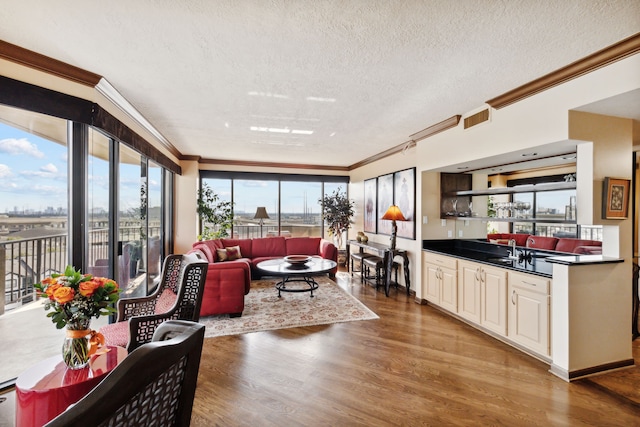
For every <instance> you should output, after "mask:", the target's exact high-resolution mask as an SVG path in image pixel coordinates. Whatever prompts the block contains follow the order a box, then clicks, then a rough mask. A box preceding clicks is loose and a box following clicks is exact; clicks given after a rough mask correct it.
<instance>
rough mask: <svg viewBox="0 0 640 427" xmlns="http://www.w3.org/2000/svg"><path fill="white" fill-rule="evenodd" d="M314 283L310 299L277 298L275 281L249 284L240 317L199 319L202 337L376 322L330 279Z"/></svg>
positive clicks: (289, 294)
mask: <svg viewBox="0 0 640 427" xmlns="http://www.w3.org/2000/svg"><path fill="white" fill-rule="evenodd" d="M316 281H317V282H318V284H319V288H318V289H317V290H315V291H313V298H311V297H310V296H309V292H300V293H293V292H282V297H281V298H278V291H277V290H276V288H275V283H276V280H275V279H274V280H254V281H252V282H251V291H250V292H249V294H247V295H246V296H245V297H244V298H245V299H244V311H243V312H242V316H241V317H236V318H231V317H229V316H228V315H220V316H208V317H201V318H200V323H202V324H204V325H205V326H206V329H205V337H207V338H210V337H217V336H222V335H237V334H245V333H248V332H257V331H270V330H274V329H284V328H295V327H299V326H311V325H326V324H330V323H340V322H351V321H355V320H372V319H378V316H377V315H376V314H375V313H374V312H373V311H371V310H369V309H368V308H367V307H366V306H365V305H364V304H362V303H361V302H360V301H358V300H357V299H356V298H354V297H353V296H351V295H349V294H348V293H347V292H346V291H344V290H343V289H342V288H340V286H338V285H337V284H336V283H335V282H333V281H332V280H330V279H329V278H325V277H318V278H316ZM295 286H298V285H295Z"/></svg>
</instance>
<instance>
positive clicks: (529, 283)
mask: <svg viewBox="0 0 640 427" xmlns="http://www.w3.org/2000/svg"><path fill="white" fill-rule="evenodd" d="M522 283H523V284H525V285H529V286H533V287H534V288H535V287H537V286H538V285H536V284H535V283H531V282H527V281H526V280H523V281H522Z"/></svg>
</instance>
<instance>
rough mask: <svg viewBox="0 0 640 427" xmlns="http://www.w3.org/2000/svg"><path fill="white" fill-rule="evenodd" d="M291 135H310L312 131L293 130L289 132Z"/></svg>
mask: <svg viewBox="0 0 640 427" xmlns="http://www.w3.org/2000/svg"><path fill="white" fill-rule="evenodd" d="M291 133H292V134H296V135H312V134H313V131H312V130H303V129H293V130H292V131H291Z"/></svg>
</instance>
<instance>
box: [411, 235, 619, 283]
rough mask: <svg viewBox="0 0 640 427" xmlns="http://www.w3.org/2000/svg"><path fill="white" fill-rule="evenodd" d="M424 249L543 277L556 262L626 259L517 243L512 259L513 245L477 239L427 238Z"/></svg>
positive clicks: (585, 262) (566, 263)
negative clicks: (510, 251) (541, 248)
mask: <svg viewBox="0 0 640 427" xmlns="http://www.w3.org/2000/svg"><path fill="white" fill-rule="evenodd" d="M422 249H423V250H425V251H430V252H437V253H441V254H444V255H449V256H452V257H455V258H460V259H466V260H469V261H475V262H479V263H483V264H488V265H493V266H495V267H502V268H506V269H508V270H514V271H520V272H523V273H530V274H535V275H538V276H543V277H552V275H553V264H562V265H592V264H608V263H616V262H623V261H624V260H623V259H620V258H612V257H606V256H602V255H571V254H563V253H561V252H553V251H544V250H539V249H529V248H525V247H521V246H518V247H516V249H517V252H518V259H510V258H509V250H510V248H509V246H506V245H498V244H495V243H489V242H486V241H484V240H474V239H469V240H464V239H446V240H423V241H422Z"/></svg>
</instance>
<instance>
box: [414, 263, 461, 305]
mask: <svg viewBox="0 0 640 427" xmlns="http://www.w3.org/2000/svg"><path fill="white" fill-rule="evenodd" d="M422 262H423V267H422V275H423V284H424V287H425V298H426V300H427V301H429V302H431V303H433V304H436V305H438V306H440V307H442V308H444V309H447V310H449V311H452V312H454V313H456V312H457V311H458V289H457V288H458V286H457V273H456V268H457V260H456V259H455V258H451V257H447V256H444V255H440V254H435V253H431V252H423V253H422Z"/></svg>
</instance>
